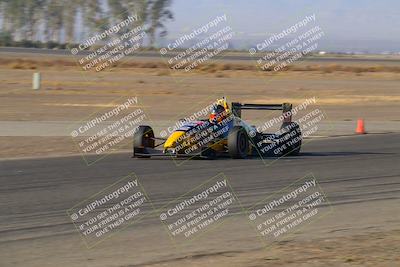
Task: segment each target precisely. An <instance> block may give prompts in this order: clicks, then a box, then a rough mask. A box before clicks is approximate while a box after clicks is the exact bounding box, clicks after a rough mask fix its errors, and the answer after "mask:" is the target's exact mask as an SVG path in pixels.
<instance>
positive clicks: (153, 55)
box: [0, 47, 399, 64]
mask: <svg viewBox="0 0 400 267" xmlns="http://www.w3.org/2000/svg"><path fill="white" fill-rule="evenodd" d="M1 52H5V53H17V54H21V53H28V54H40V55H59V56H73V55H72V54H71V51H69V50H62V49H40V48H22V47H0V53H1ZM90 53H91V51H86V50H85V51H81V52H80V53H79V55H88V54H90ZM175 55H176V53H170V54H166V55H164V56H165V57H172V56H175ZM128 57H134V58H145V59H155V60H157V59H161V58H162V56H161V55H160V53H158V52H157V51H141V52H138V53H134V54H133V55H129V56H128ZM217 58H219V57H217ZM220 58H222V59H223V60H233V61H235V60H239V61H254V60H256V59H257V58H255V57H252V56H250V55H246V53H242V54H238V55H229V54H228V55H223V56H222V57H220ZM299 61H304V62H315V63H318V62H321V63H323V62H326V63H333V62H336V63H337V62H343V63H346V62H350V63H351V62H354V63H370V64H384V63H395V64H398V62H399V60H398V59H393V58H382V57H380V58H373V57H368V58H363V57H354V58H352V57H330V56H323V57H312V56H308V57H305V58H302V59H301V60H299Z"/></svg>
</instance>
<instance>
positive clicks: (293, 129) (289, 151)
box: [281, 122, 302, 156]
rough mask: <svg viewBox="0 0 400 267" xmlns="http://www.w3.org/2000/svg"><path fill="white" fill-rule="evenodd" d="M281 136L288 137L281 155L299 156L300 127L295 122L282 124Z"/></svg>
mask: <svg viewBox="0 0 400 267" xmlns="http://www.w3.org/2000/svg"><path fill="white" fill-rule="evenodd" d="M281 130H282V131H283V135H290V137H289V138H288V139H287V141H286V142H285V145H286V149H285V150H284V152H283V154H284V155H286V156H297V155H298V154H300V150H301V143H302V136H301V129H300V126H299V125H298V124H297V123H296V122H288V123H283V124H282V126H281Z"/></svg>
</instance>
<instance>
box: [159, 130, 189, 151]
mask: <svg viewBox="0 0 400 267" xmlns="http://www.w3.org/2000/svg"><path fill="white" fill-rule="evenodd" d="M184 134H185V132H184V131H175V132H173V133H172V134H171V135H170V136H169V137H168V139H167V141H165V143H164V149H166V148H172V147H175V145H176V143H179V138H180V137H181V136H183V135H184Z"/></svg>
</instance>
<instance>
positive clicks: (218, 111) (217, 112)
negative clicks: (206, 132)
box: [210, 105, 225, 122]
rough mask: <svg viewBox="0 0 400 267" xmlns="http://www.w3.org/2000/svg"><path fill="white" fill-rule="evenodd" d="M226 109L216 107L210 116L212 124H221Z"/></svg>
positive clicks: (219, 106)
mask: <svg viewBox="0 0 400 267" xmlns="http://www.w3.org/2000/svg"><path fill="white" fill-rule="evenodd" d="M224 113H225V108H224V107H223V106H222V105H215V106H214V107H213V109H212V111H211V114H210V121H211V122H216V121H217V122H221V121H222V120H223V117H224Z"/></svg>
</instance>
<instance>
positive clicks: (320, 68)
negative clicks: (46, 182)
mask: <svg viewBox="0 0 400 267" xmlns="http://www.w3.org/2000/svg"><path fill="white" fill-rule="evenodd" d="M0 66H6V67H8V68H11V69H38V68H52V67H76V66H77V62H75V61H74V60H73V59H52V60H46V59H27V58H22V59H15V58H1V59H0ZM112 67H113V68H145V69H168V65H167V64H166V63H165V62H161V61H134V60H127V61H120V62H118V63H115V64H113V66H112ZM183 68H184V66H183V67H182V68H181V69H183ZM196 69H197V70H198V71H201V72H205V73H217V72H218V73H219V72H223V71H235V70H241V71H257V70H258V71H261V72H263V71H265V72H273V69H265V70H261V69H260V68H257V66H256V65H255V64H241V63H219V62H218V63H214V62H209V63H205V64H202V65H200V66H198V67H197V68H196ZM279 71H293V72H297V71H310V72H322V73H334V72H348V73H356V74H360V73H366V72H390V73H400V66H382V65H376V66H356V65H355V66H351V65H338V64H329V65H318V64H310V65H299V64H294V65H290V66H287V67H285V68H283V69H281V70H279ZM159 73H160V74H159V75H160V76H163V75H168V74H169V73H167V72H165V71H164V70H160V71H159Z"/></svg>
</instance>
